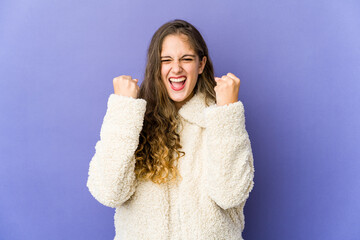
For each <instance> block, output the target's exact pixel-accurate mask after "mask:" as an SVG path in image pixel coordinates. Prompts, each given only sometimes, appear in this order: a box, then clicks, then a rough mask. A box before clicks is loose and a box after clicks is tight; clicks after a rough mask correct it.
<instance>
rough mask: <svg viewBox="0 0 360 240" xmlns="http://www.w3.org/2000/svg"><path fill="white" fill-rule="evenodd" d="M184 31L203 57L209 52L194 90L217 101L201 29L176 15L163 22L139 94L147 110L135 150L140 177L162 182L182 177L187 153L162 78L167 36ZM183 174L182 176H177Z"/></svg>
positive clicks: (137, 173) (154, 38) (151, 44)
mask: <svg viewBox="0 0 360 240" xmlns="http://www.w3.org/2000/svg"><path fill="white" fill-rule="evenodd" d="M171 34H174V35H176V34H184V35H186V36H187V37H188V41H189V44H190V46H191V47H192V48H193V49H194V50H195V53H197V55H198V57H199V60H200V61H201V59H202V58H203V57H204V56H206V58H207V61H206V65H205V67H204V70H203V72H202V73H201V74H199V76H198V80H197V83H196V85H195V87H194V90H193V91H194V93H197V92H202V93H204V94H205V104H206V105H207V106H209V101H210V100H212V101H215V100H216V97H215V91H214V87H215V85H216V82H215V80H214V69H213V65H212V62H211V59H210V56H209V53H208V48H207V46H206V43H205V41H204V39H203V37H202V36H201V34H200V32H199V31H198V30H197V29H196V28H195V27H194V26H193V25H191V24H190V23H188V22H186V21H184V20H180V19H175V20H173V21H170V22H167V23H165V24H164V25H162V26H161V27H160V28H159V29H158V30H157V31H156V32H155V33H154V35H153V37H152V39H151V42H150V45H149V48H148V52H147V63H146V70H145V75H144V80H143V82H142V83H141V85H140V91H139V94H138V98H142V99H145V100H146V101H147V104H146V112H145V118H144V123H143V128H142V131H141V133H140V137H139V145H138V148H137V149H136V151H135V158H136V164H135V175H136V178H137V179H138V180H151V181H153V182H154V183H157V184H161V183H166V182H169V181H171V182H172V181H176V180H179V178H180V179H182V177H181V175H180V173H179V170H178V168H177V163H178V161H179V159H180V157H183V156H184V155H185V152H183V151H181V150H180V149H181V148H182V146H181V144H180V135H179V129H180V127H182V126H179V124H180V121H179V116H178V113H177V109H176V107H175V104H174V101H173V100H172V99H171V98H170V97H169V95H168V93H167V90H166V86H165V85H164V83H163V81H162V80H161V58H160V55H161V50H162V43H163V40H164V38H165V37H166V36H168V35H171ZM177 176H179V178H177Z"/></svg>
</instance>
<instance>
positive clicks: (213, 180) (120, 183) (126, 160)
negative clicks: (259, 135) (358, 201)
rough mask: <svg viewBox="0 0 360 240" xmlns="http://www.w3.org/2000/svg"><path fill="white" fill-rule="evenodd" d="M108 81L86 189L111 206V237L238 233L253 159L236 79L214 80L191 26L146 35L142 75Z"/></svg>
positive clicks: (173, 24)
mask: <svg viewBox="0 0 360 240" xmlns="http://www.w3.org/2000/svg"><path fill="white" fill-rule="evenodd" d="M137 83H138V80H137V79H132V77H131V76H125V75H122V76H119V77H116V78H114V79H113V85H114V93H113V94H111V95H110V96H109V99H108V103H107V111H106V114H105V117H104V121H103V124H102V126H101V131H100V140H99V141H98V142H97V143H96V145H95V150H96V151H95V155H94V156H93V158H92V160H91V162H90V167H89V177H88V181H87V187H88V188H89V191H90V192H91V194H92V195H93V196H94V198H95V199H97V200H98V201H99V202H100V203H102V204H103V205H105V206H109V207H112V208H116V210H115V216H114V220H115V230H116V235H115V238H114V239H121V240H126V239H138V240H145V239H154V240H155V239H156V240H161V239H167V240H168V239H171V240H173V239H174V240H175V239H186V240H187V239H198V240H199V239H200V240H201V239H204V240H205V239H206V240H208V239H226V240H231V239H236V240H238V239H242V231H243V229H244V226H245V218H244V214H243V209H244V205H245V202H246V200H247V198H248V197H249V193H250V191H251V190H252V188H253V185H254V182H253V178H254V165H253V155H252V150H251V145H250V140H249V136H248V133H247V131H246V129H245V116H244V106H243V104H242V102H241V101H238V99H237V98H238V91H239V87H240V79H239V78H237V77H236V76H235V75H234V74H232V73H228V74H227V75H224V76H222V77H221V78H218V77H214V71H213V66H212V63H211V60H210V57H209V53H208V49H207V46H206V43H205V41H204V39H203V38H202V36H201V34H200V33H199V31H198V30H197V29H196V28H195V27H194V26H193V25H191V24H190V23H188V22H186V21H183V20H174V21H170V22H167V23H165V24H164V25H163V26H161V27H160V28H159V29H158V30H157V31H156V32H155V34H154V36H153V37H152V40H151V43H150V46H149V49H148V55H147V66H146V71H145V78H144V80H143V82H142V83H141V86H140V87H139V86H138V85H137Z"/></svg>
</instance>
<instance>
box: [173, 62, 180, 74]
mask: <svg viewBox="0 0 360 240" xmlns="http://www.w3.org/2000/svg"><path fill="white" fill-rule="evenodd" d="M171 68H172V71H173V72H174V73H180V72H181V71H182V67H181V64H180V62H179V61H173V65H172V67H171Z"/></svg>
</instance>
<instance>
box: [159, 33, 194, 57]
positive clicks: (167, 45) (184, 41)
mask: <svg viewBox="0 0 360 240" xmlns="http://www.w3.org/2000/svg"><path fill="white" fill-rule="evenodd" d="M184 53H192V54H194V53H195V51H194V49H193V47H192V46H191V44H190V42H189V39H188V36H186V35H184V34H176V35H174V34H171V35H168V36H166V37H165V38H164V40H163V43H162V49H161V55H164V54H175V55H176V54H184Z"/></svg>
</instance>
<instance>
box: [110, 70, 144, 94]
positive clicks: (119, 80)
mask: <svg viewBox="0 0 360 240" xmlns="http://www.w3.org/2000/svg"><path fill="white" fill-rule="evenodd" d="M138 81H139V80H138V79H132V78H131V76H126V75H121V76H119V77H116V78H114V79H113V84H114V93H115V94H117V95H121V96H126V97H132V98H137V97H138V92H139V89H140V87H139V86H138V85H137V82H138Z"/></svg>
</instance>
